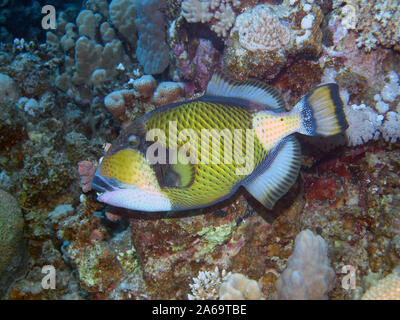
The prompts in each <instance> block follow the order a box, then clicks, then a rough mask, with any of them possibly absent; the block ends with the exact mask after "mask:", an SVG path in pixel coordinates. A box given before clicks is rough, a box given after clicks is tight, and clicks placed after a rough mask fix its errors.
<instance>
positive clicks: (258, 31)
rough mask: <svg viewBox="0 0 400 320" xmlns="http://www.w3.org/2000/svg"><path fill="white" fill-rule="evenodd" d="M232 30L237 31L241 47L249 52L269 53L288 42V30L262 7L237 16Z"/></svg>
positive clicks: (270, 12)
mask: <svg viewBox="0 0 400 320" xmlns="http://www.w3.org/2000/svg"><path fill="white" fill-rule="evenodd" d="M233 30H237V31H238V35H239V43H240V44H241V45H242V47H244V48H246V49H248V50H250V51H256V50H265V51H271V50H275V49H278V48H280V47H281V46H285V45H287V44H288V43H289V41H290V32H289V29H288V28H287V27H286V26H285V25H284V24H282V23H281V22H280V21H279V19H278V17H277V16H276V15H275V14H274V13H273V12H272V11H271V10H269V9H268V8H266V7H263V6H256V7H255V8H254V9H253V10H252V12H246V13H243V14H241V15H239V16H238V18H237V19H236V22H235V27H234V29H233Z"/></svg>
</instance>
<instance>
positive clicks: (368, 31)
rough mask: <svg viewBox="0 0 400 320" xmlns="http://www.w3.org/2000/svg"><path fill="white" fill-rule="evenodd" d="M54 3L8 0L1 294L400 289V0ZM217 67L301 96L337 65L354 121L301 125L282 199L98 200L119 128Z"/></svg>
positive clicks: (1, 21) (241, 294) (378, 293)
mask: <svg viewBox="0 0 400 320" xmlns="http://www.w3.org/2000/svg"><path fill="white" fill-rule="evenodd" d="M51 2H54V4H55V6H56V9H57V10H56V12H57V21H56V22H57V27H56V29H54V30H43V29H40V19H41V18H42V15H41V13H40V9H41V8H40V5H39V2H37V1H24V5H18V6H17V5H15V1H12V0H10V1H0V8H1V10H0V189H1V190H0V207H1V210H0V224H6V225H7V228H4V227H0V230H1V231H0V251H1V256H2V257H6V258H5V259H1V261H0V296H2V295H5V298H8V299H273V298H280V299H282V298H285V299H289V298H291V299H294V298H297V299H299V298H302V299H314V298H320V299H322V298H323V299H326V298H329V299H335V300H337V299H361V298H362V297H363V298H368V299H369V298H370V299H378V298H384V299H389V298H398V290H397V289H398V287H399V284H398V278H399V276H398V275H399V272H398V265H399V263H400V210H399V208H400V197H399V194H400V180H399V174H398V172H399V168H400V156H399V154H400V145H399V138H400V80H399V76H400V67H399V66H400V56H399V51H400V48H399V45H398V43H399V34H400V32H399V24H398V21H399V8H398V4H397V3H396V1H389V0H379V1H375V2H374V3H372V2H371V1H364V0H333V1H312V0H281V1H256V0H245V1H237V0H179V1H172V0H165V1H155V0H140V1H134V0H112V1H107V0H87V1H84V2H83V1H75V0H68V1H63V2H60V1H51ZM13 4H14V5H13ZM216 70H223V71H224V72H226V73H228V74H229V75H230V76H231V77H232V78H233V79H236V80H245V79H248V78H254V79H258V80H261V81H263V82H264V83H267V84H269V85H272V86H273V87H275V88H276V89H277V91H278V92H280V93H281V94H282V95H283V97H284V99H285V101H286V102H287V106H286V107H287V109H288V110H289V109H291V108H292V106H293V105H295V104H296V103H297V102H298V101H299V100H300V99H301V97H302V96H304V95H305V94H307V93H308V92H310V90H312V89H313V88H315V87H316V86H318V85H320V84H322V83H328V82H336V83H338V85H339V87H340V94H341V96H342V100H343V102H344V104H345V113H346V117H347V121H348V122H349V128H348V130H347V131H346V132H345V133H344V134H343V135H341V136H337V137H332V138H330V139H320V138H313V137H300V140H301V144H302V150H303V151H302V153H303V161H302V168H301V175H300V177H299V179H298V180H297V182H296V183H295V185H294V186H293V188H292V189H291V190H290V192H289V193H288V194H287V195H286V196H285V197H284V198H283V199H282V200H280V201H278V203H277V205H276V207H275V208H274V209H273V210H266V209H265V208H263V207H262V206H260V204H259V203H257V201H255V200H254V199H253V198H252V197H251V196H249V195H248V194H247V193H245V192H244V191H240V192H239V193H238V194H237V195H235V196H234V197H232V198H231V199H228V200H225V201H224V202H222V203H220V204H218V205H216V206H213V207H210V208H206V209H200V210H195V211H189V212H180V213H177V212H167V213H165V214H160V213H154V214H152V215H149V214H146V213H143V212H132V211H129V212H127V211H125V210H120V209H117V208H112V207H108V206H104V205H102V204H100V203H99V202H97V201H96V197H97V195H96V193H95V192H94V191H93V190H91V186H90V182H91V180H92V178H93V175H94V172H95V170H96V168H97V164H98V162H99V159H100V157H101V156H103V153H104V150H106V151H107V150H108V148H109V147H110V144H109V143H111V142H113V141H114V140H115V138H116V137H117V136H118V134H119V132H120V130H121V129H122V128H125V127H126V126H128V125H129V124H130V123H131V122H132V121H134V120H135V119H137V118H138V117H140V116H142V115H144V114H146V113H148V112H150V111H152V110H156V109H157V108H160V107H161V106H164V105H166V104H169V103H173V102H178V101H183V100H187V99H196V98H197V97H199V96H200V95H201V94H202V93H203V92H204V91H205V90H206V87H207V84H208V82H209V80H210V78H211V76H212V74H213V73H214V72H215V71H216ZM11 195H14V196H15V199H16V200H15V199H13V197H11ZM16 201H17V202H18V204H17V203H16ZM22 230H23V231H22ZM302 230H308V231H302ZM22 235H24V237H22ZM317 235H318V236H317ZM24 246H25V247H26V249H25V248H24ZM25 255H26V259H25ZM328 256H329V261H330V264H329V261H328ZM27 261H28V262H29V263H28V268H24V267H25V265H26V262H27ZM305 262H306V263H307V267H305ZM46 265H52V266H54V267H55V268H56V270H57V280H56V289H55V290H46V289H44V288H43V287H42V286H41V281H42V279H43V273H42V268H43V266H46ZM19 266H22V268H21V269H22V270H23V271H26V272H25V273H24V274H21V277H19V276H20V275H19V274H18V273H16V274H15V276H13V277H11V278H10V277H7V276H4V271H3V270H4V268H13V270H17V269H19ZM344 266H346V268H347V269H348V270H350V269H351V270H352V272H354V274H353V275H354V279H355V282H354V286H353V287H352V288H350V289H346V288H345V286H341V285H340V282H341V281H344V280H345V279H346V275H347V274H346V273H344V271H343V270H347V269H346V268H344ZM18 271H20V270H18ZM311 273H312V276H311ZM335 274H336V281H333V278H334V277H335ZM250 279H252V280H250ZM378 280H379V282H377V281H378ZM10 286H11V287H10ZM396 290H397V291H396Z"/></svg>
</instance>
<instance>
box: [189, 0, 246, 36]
mask: <svg viewBox="0 0 400 320" xmlns="http://www.w3.org/2000/svg"><path fill="white" fill-rule="evenodd" d="M239 7H240V1H238V0H210V1H208V0H206V1H202V0H184V1H183V2H182V15H183V16H184V17H185V19H186V20H187V21H188V22H190V23H194V22H202V23H206V22H208V23H210V25H211V30H213V31H214V32H215V33H216V34H218V35H219V36H223V37H225V36H226V35H227V33H228V31H229V29H230V28H231V27H232V25H233V23H234V22H235V18H236V13H235V11H234V9H238V8H239Z"/></svg>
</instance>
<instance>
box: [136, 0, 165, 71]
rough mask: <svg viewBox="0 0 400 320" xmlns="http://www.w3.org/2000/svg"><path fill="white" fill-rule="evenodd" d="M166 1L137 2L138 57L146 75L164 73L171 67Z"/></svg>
mask: <svg viewBox="0 0 400 320" xmlns="http://www.w3.org/2000/svg"><path fill="white" fill-rule="evenodd" d="M165 5H166V3H165V0H161V1H160V0H158V1H157V0H143V1H137V2H136V6H137V18H136V20H135V23H136V27H137V29H138V31H139V39H138V43H137V49H136V55H137V58H138V60H139V63H140V64H141V65H142V66H143V70H144V73H146V74H158V73H162V72H163V71H164V70H165V69H166V68H167V67H168V65H169V48H168V45H167V43H166V42H165V40H166V34H165V31H164V30H165V18H164V15H163V13H162V11H163V10H165Z"/></svg>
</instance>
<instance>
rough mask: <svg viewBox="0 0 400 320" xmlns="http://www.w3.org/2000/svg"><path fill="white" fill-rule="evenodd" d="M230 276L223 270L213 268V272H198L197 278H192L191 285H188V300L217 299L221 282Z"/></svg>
mask: <svg viewBox="0 0 400 320" xmlns="http://www.w3.org/2000/svg"><path fill="white" fill-rule="evenodd" d="M229 275H230V274H226V272H225V270H222V272H220V271H219V269H218V267H215V269H214V271H200V272H199V274H198V275H197V277H195V278H193V283H192V284H189V286H190V289H191V292H192V293H191V294H188V299H189V300H211V299H214V300H215V299H217V298H218V288H219V287H220V286H221V283H222V281H224V280H225V279H227V277H228V276H229Z"/></svg>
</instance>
